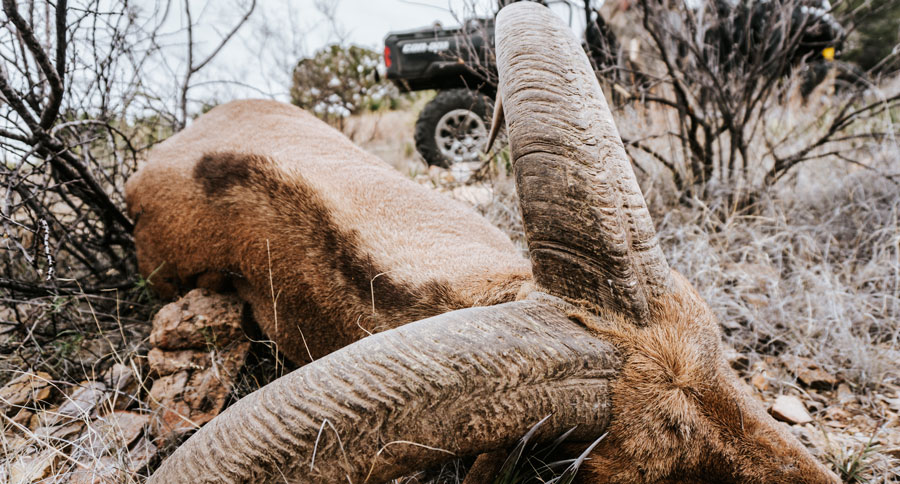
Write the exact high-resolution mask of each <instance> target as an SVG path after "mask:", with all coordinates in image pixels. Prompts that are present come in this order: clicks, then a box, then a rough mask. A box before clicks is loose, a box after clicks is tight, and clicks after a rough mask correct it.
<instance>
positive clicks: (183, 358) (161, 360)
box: [147, 348, 212, 376]
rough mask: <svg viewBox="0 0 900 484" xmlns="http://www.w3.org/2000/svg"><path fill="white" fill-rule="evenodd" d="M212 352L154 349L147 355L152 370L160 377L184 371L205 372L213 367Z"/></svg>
mask: <svg viewBox="0 0 900 484" xmlns="http://www.w3.org/2000/svg"><path fill="white" fill-rule="evenodd" d="M210 354H211V352H206V351H197V350H178V351H163V350H161V349H159V348H153V349H151V350H150V351H149V352H148V353H147V362H148V363H149V364H150V370H151V371H152V372H153V373H155V374H156V375H159V376H166V375H171V374H174V373H178V372H179V371H184V370H204V369H206V368H209V367H210V366H211V365H212V359H211V356H210Z"/></svg>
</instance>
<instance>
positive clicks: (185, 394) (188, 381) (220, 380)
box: [150, 342, 250, 444]
mask: <svg viewBox="0 0 900 484" xmlns="http://www.w3.org/2000/svg"><path fill="white" fill-rule="evenodd" d="M249 350H250V343H249V342H244V343H239V344H236V345H233V346H232V347H231V348H229V349H228V350H226V351H222V352H212V353H211V356H209V360H208V364H207V365H206V366H205V367H199V368H194V367H190V368H186V369H183V370H180V371H177V372H175V373H172V374H168V375H164V376H162V377H160V378H158V379H157V380H156V381H154V382H153V387H152V388H151V389H150V407H151V408H152V409H154V410H156V412H157V416H156V419H155V421H154V422H153V424H152V425H153V428H154V429H153V434H154V435H155V436H157V437H158V440H157V442H160V443H162V444H168V443H172V442H173V441H175V440H177V439H178V438H180V437H181V436H182V435H184V434H185V433H187V432H189V431H192V430H194V429H196V428H198V427H199V426H201V425H203V424H205V423H206V422H209V421H210V420H212V419H213V417H215V416H216V415H218V414H219V412H221V411H222V409H223V408H224V407H225V402H226V401H227V398H228V395H229V394H230V393H231V389H232V387H233V385H234V381H235V378H236V376H237V373H238V371H239V370H240V368H241V367H242V366H243V365H244V361H245V359H246V357H247V353H248V352H249ZM161 353H162V354H160V355H158V358H162V359H165V358H167V354H170V353H176V352H161ZM186 358H190V361H197V359H195V358H191V357H189V356H185V355H172V356H171V359H172V360H177V361H184V360H185V359H186Z"/></svg>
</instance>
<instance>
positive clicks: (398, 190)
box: [126, 101, 531, 363]
mask: <svg viewBox="0 0 900 484" xmlns="http://www.w3.org/2000/svg"><path fill="white" fill-rule="evenodd" d="M126 200H127V203H128V209H129V214H130V215H131V216H132V217H133V218H134V219H136V220H137V222H136V226H135V232H134V235H135V241H136V244H137V249H138V263H139V267H140V271H141V273H142V274H143V275H144V277H146V278H148V279H150V281H151V282H152V283H153V287H154V288H155V289H156V290H157V291H158V292H159V293H160V294H162V295H164V296H172V295H174V294H177V293H179V292H183V291H185V290H186V289H190V288H192V287H194V286H201V287H208V288H212V289H218V290H222V289H225V288H228V287H229V286H233V287H234V288H235V289H236V290H237V291H238V293H239V295H240V296H241V297H242V298H243V299H244V300H246V301H247V302H249V303H250V306H251V307H252V310H253V314H254V317H255V319H256V321H257V322H258V323H259V325H260V327H261V328H262V330H263V332H264V333H265V334H266V335H267V336H268V337H269V338H270V339H272V340H273V341H275V342H276V343H277V344H278V347H279V349H280V350H281V351H283V352H284V353H285V354H286V355H287V356H288V357H289V358H290V359H291V360H293V361H294V362H296V363H305V362H308V361H310V359H311V358H318V357H320V356H322V355H325V354H327V353H330V352H332V351H334V350H336V349H338V348H341V347H343V346H346V345H348V344H350V343H352V342H354V341H357V340H359V339H361V338H363V337H365V336H366V335H367V334H369V333H374V332H378V331H382V330H385V329H389V328H393V327H396V326H399V325H402V324H405V323H408V322H411V321H416V320H419V319H423V318H426V317H429V316H433V315H436V314H441V313H444V312H448V311H452V310H455V309H460V308H464V307H470V306H478V305H492V304H497V303H500V302H506V301H509V300H513V299H514V298H515V295H516V294H517V292H518V291H519V289H520V286H521V285H522V283H523V282H525V281H527V280H529V279H530V277H531V273H530V266H529V264H528V262H527V261H526V260H525V259H524V258H523V257H522V256H521V255H519V254H518V253H517V251H516V249H515V247H514V246H513V244H512V243H511V242H510V241H509V239H508V238H507V237H506V236H505V235H504V234H503V233H501V232H500V231H499V230H498V229H496V228H495V227H493V226H492V225H490V224H489V223H488V222H487V221H485V220H484V219H483V218H482V217H480V216H478V215H477V214H476V213H475V212H474V211H473V210H471V209H470V208H468V207H466V206H464V205H463V204H461V203H458V202H455V201H453V200H450V199H448V198H447V197H444V196H441V195H439V194H437V193H436V192H434V191H433V190H429V189H427V188H425V187H422V186H420V185H419V184H417V183H415V182H413V181H411V180H409V179H408V178H406V177H404V176H403V175H401V174H400V173H398V172H397V171H396V170H394V169H393V168H392V167H390V166H389V165H387V164H386V163H384V162H383V161H381V160H380V159H378V158H376V157H374V156H372V155H370V154H368V153H366V152H365V151H363V150H361V149H360V148H358V147H356V146H354V145H353V144H352V143H351V142H350V141H349V140H348V139H347V138H346V137H344V136H343V135H342V134H341V133H339V132H338V131H336V130H334V129H333V128H331V127H329V126H328V125H326V124H325V123H323V122H322V121H320V120H318V119H316V118H315V117H313V116H312V115H310V114H308V113H306V112H305V111H303V110H301V109H299V108H297V107H294V106H290V105H286V104H282V103H277V102H274V101H236V102H231V103H228V104H225V105H222V106H219V107H216V108H215V109H213V110H211V111H210V112H208V113H206V114H204V115H203V116H201V117H200V118H198V119H197V120H195V121H194V123H193V124H192V125H191V126H190V127H188V128H187V129H185V130H184V131H182V132H180V133H178V134H176V135H175V136H173V137H172V138H170V139H168V140H166V141H165V142H163V143H161V144H160V145H159V146H157V147H155V148H154V149H153V151H152V153H151V154H150V156H149V159H148V161H147V164H146V165H145V166H144V167H142V169H141V170H139V171H138V173H137V174H135V176H133V177H132V178H131V179H130V180H129V181H128V184H127V186H126Z"/></svg>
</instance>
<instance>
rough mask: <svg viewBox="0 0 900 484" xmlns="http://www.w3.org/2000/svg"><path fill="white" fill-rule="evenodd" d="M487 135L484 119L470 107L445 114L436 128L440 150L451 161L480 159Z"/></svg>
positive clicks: (436, 138) (435, 132) (435, 138)
mask: <svg viewBox="0 0 900 484" xmlns="http://www.w3.org/2000/svg"><path fill="white" fill-rule="evenodd" d="M487 136H488V132H487V128H486V127H485V126H484V121H483V120H482V119H481V117H480V116H478V115H477V114H475V113H474V112H472V111H469V110H468V109H454V110H452V111H450V112H448V113H447V114H444V115H443V116H441V119H440V120H439V121H438V123H437V126H436V127H435V129H434V140H435V142H436V143H437V147H438V150H440V152H441V155H443V156H444V158H445V159H447V160H448V161H449V162H450V163H459V162H471V161H478V160H479V154H480V153H481V152H482V151H483V150H484V146H485V144H487Z"/></svg>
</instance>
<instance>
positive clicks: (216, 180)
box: [194, 152, 260, 197]
mask: <svg viewBox="0 0 900 484" xmlns="http://www.w3.org/2000/svg"><path fill="white" fill-rule="evenodd" d="M259 171H260V164H259V160H258V158H257V157H255V156H251V155H245V154H241V153H233V152H221V153H207V154H205V155H203V156H202V157H201V158H200V161H198V162H197V164H196V165H195V166H194V179H196V180H197V181H199V182H200V183H201V184H202V185H203V191H204V192H205V193H206V196H208V197H212V196H217V195H221V194H222V193H224V192H225V191H227V190H228V189H229V188H231V187H233V186H235V185H244V184H246V183H247V182H248V181H249V180H250V179H251V178H253V177H252V175H254V174H258V172H259Z"/></svg>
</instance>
